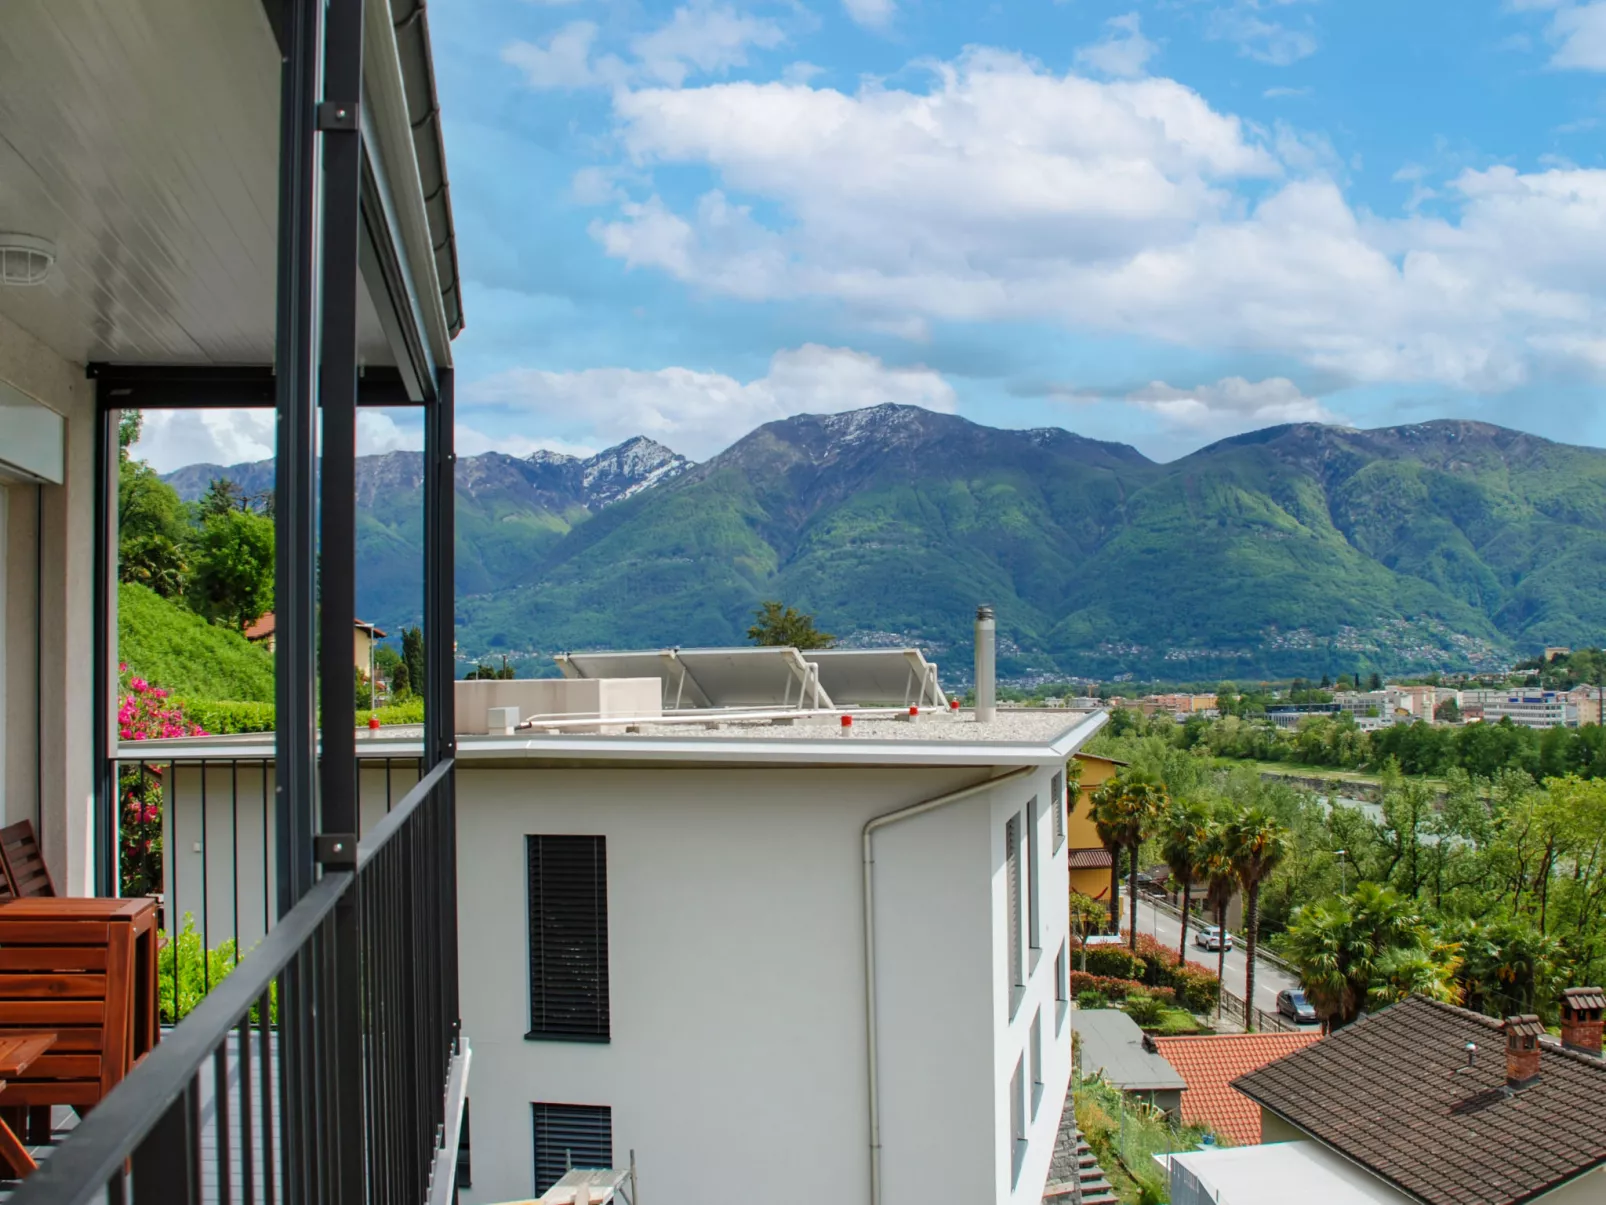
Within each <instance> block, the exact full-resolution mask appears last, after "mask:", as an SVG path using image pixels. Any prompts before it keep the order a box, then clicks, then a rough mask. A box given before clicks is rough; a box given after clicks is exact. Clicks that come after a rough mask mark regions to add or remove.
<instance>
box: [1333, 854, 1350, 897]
mask: <svg viewBox="0 0 1606 1205" xmlns="http://www.w3.org/2000/svg"><path fill="white" fill-rule="evenodd" d="M1333 856H1334V857H1336V858H1337V859H1338V881H1339V888H1338V894H1339V895H1348V894H1349V850H1347V849H1335V850H1334V851H1333Z"/></svg>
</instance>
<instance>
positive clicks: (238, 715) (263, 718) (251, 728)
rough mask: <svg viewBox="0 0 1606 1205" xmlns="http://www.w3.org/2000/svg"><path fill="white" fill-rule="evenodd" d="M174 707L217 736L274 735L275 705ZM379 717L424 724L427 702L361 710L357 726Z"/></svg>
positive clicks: (198, 702)
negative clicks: (267, 733)
mask: <svg viewBox="0 0 1606 1205" xmlns="http://www.w3.org/2000/svg"><path fill="white" fill-rule="evenodd" d="M172 702H173V704H174V705H175V706H177V707H178V708H179V709H180V710H182V711H183V713H184V718H185V719H187V720H189V721H190V722H192V723H195V724H199V725H200V726H201V727H202V728H204V729H206V731H207V732H208V733H209V734H211V735H214V736H230V735H233V734H235V733H248V732H272V731H273V714H274V713H273V704H272V703H242V702H237V701H231V702H213V701H210V700H206V699H174V700H173V701H172ZM369 716H378V717H379V722H380V723H381V724H422V723H423V722H424V700H423V699H417V698H414V699H408V700H407V701H406V702H404V703H396V704H393V705H392V706H390V707H381V708H380V709H379V710H378V711H359V712H358V713H357V727H359V728H366V727H368V717H369Z"/></svg>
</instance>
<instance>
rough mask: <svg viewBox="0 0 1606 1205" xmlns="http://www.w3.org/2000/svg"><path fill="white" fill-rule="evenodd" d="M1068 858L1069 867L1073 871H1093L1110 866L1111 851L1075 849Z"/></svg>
mask: <svg viewBox="0 0 1606 1205" xmlns="http://www.w3.org/2000/svg"><path fill="white" fill-rule="evenodd" d="M1067 857H1068V861H1067V865H1069V866H1070V868H1071V869H1072V870H1093V869H1096V868H1098V867H1101V866H1102V867H1105V868H1108V867H1109V865H1110V851H1109V850H1107V849H1073V850H1071V851H1070V853H1069V855H1067Z"/></svg>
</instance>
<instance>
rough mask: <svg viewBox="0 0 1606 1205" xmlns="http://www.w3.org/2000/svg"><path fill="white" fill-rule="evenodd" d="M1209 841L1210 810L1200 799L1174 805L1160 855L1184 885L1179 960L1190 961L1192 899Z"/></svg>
mask: <svg viewBox="0 0 1606 1205" xmlns="http://www.w3.org/2000/svg"><path fill="white" fill-rule="evenodd" d="M1209 839H1210V810H1209V809H1208V808H1207V807H1205V805H1204V804H1203V803H1201V802H1199V801H1197V800H1193V801H1190V802H1187V803H1174V804H1172V805H1171V809H1170V811H1168V812H1167V813H1166V815H1165V822H1164V824H1163V825H1162V827H1161V830H1160V856H1161V857H1163V858H1164V859H1165V864H1166V866H1167V867H1168V868H1169V869H1170V871H1171V877H1172V878H1174V879H1176V880H1177V882H1179V883H1181V884H1182V940H1181V942H1180V943H1179V944H1178V947H1177V961H1178V962H1179V963H1181V962H1186V961H1188V906H1189V904H1190V903H1191V902H1192V899H1193V881H1194V879H1195V878H1197V877H1198V874H1199V864H1200V862H1201V861H1202V860H1203V858H1204V853H1205V843H1206V842H1207V841H1208V840H1209Z"/></svg>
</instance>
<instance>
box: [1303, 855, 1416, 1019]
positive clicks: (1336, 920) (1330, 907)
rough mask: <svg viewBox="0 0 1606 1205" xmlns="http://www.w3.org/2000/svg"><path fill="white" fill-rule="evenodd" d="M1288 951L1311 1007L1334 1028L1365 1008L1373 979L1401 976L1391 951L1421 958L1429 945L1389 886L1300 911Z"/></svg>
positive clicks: (1360, 889)
mask: <svg viewBox="0 0 1606 1205" xmlns="http://www.w3.org/2000/svg"><path fill="white" fill-rule="evenodd" d="M1286 949H1287V954H1288V959H1289V961H1290V962H1292V963H1293V964H1294V967H1295V968H1296V969H1297V970H1298V972H1299V983H1300V986H1301V987H1302V988H1303V989H1304V991H1305V995H1306V997H1307V998H1308V999H1309V1000H1310V1002H1311V1007H1313V1008H1314V1009H1315V1010H1316V1014H1317V1016H1319V1017H1321V1019H1322V1021H1323V1023H1325V1024H1326V1025H1328V1026H1329V1027H1330V1028H1333V1029H1337V1028H1341V1027H1342V1026H1345V1025H1348V1024H1349V1023H1350V1022H1351V1021H1353V1020H1355V1018H1356V1017H1357V1016H1359V1015H1360V1013H1361V1011H1362V1010H1363V1009H1365V1008H1366V1007H1367V1006H1368V1003H1369V1002H1370V1001H1371V1000H1372V998H1373V997H1372V986H1373V981H1374V978H1375V979H1377V980H1378V982H1380V983H1382V982H1383V981H1384V980H1385V977H1386V976H1387V975H1388V974H1389V973H1394V974H1400V973H1401V972H1402V967H1401V965H1400V964H1394V965H1393V966H1392V968H1391V966H1390V964H1389V963H1388V962H1387V961H1386V958H1387V957H1389V956H1390V955H1391V952H1392V951H1402V950H1403V951H1407V952H1412V953H1416V954H1424V953H1426V952H1427V951H1429V950H1430V949H1432V941H1431V934H1430V932H1429V930H1428V927H1427V925H1426V924H1424V923H1423V921H1422V918H1421V916H1420V915H1419V914H1418V913H1417V911H1416V909H1415V908H1414V907H1413V906H1412V903H1411V901H1410V900H1407V899H1405V898H1404V897H1403V896H1401V895H1400V894H1399V893H1398V892H1397V891H1395V890H1394V889H1393V888H1391V887H1379V886H1378V885H1377V884H1376V883H1361V884H1359V885H1357V886H1356V888H1355V890H1354V891H1353V892H1352V893H1351V894H1349V895H1347V896H1335V897H1334V898H1332V899H1328V900H1323V901H1320V902H1318V903H1314V904H1307V905H1305V906H1304V907H1302V908H1300V909H1299V910H1298V911H1297V912H1296V913H1295V914H1294V919H1293V923H1292V924H1290V925H1289V926H1288V933H1287V946H1286ZM1380 963H1382V964H1383V965H1382V966H1381V967H1380Z"/></svg>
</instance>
